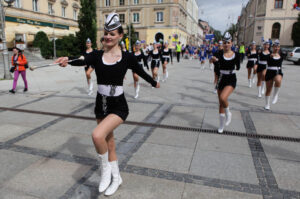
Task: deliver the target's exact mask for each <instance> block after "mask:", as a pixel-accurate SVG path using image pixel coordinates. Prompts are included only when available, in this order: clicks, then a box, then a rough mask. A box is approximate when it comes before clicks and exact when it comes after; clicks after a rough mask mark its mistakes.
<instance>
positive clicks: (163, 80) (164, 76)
mask: <svg viewBox="0 0 300 199" xmlns="http://www.w3.org/2000/svg"><path fill="white" fill-rule="evenodd" d="M166 79H167V78H166V74H163V79H162V82H165V81H166Z"/></svg>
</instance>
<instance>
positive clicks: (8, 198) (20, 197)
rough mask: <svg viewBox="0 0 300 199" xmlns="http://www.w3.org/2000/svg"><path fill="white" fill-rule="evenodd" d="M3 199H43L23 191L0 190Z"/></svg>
mask: <svg viewBox="0 0 300 199" xmlns="http://www.w3.org/2000/svg"><path fill="white" fill-rule="evenodd" d="M0 193H1V195H0V197H1V199H42V198H40V197H36V196H34V195H32V194H28V193H25V192H23V191H19V190H15V189H12V188H7V187H5V188H0Z"/></svg>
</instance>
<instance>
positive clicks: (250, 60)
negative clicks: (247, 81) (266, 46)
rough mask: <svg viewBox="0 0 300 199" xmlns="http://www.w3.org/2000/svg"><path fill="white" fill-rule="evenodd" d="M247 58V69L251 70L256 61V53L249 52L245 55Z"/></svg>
mask: <svg viewBox="0 0 300 199" xmlns="http://www.w3.org/2000/svg"><path fill="white" fill-rule="evenodd" d="M247 57H248V63H247V68H253V67H254V65H255V64H256V62H257V60H258V54H257V52H256V51H255V53H253V52H251V51H250V52H249V53H248V54H247Z"/></svg>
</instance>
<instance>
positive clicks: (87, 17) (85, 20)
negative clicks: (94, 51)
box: [77, 0, 97, 52]
mask: <svg viewBox="0 0 300 199" xmlns="http://www.w3.org/2000/svg"><path fill="white" fill-rule="evenodd" d="M80 4H81V8H80V12H79V16H78V26H79V32H77V38H78V46H79V49H80V51H81V52H83V51H84V50H85V48H86V47H85V42H86V40H87V38H90V39H91V40H92V44H93V45H92V46H93V48H96V47H97V42H96V40H97V16H96V1H95V0H80Z"/></svg>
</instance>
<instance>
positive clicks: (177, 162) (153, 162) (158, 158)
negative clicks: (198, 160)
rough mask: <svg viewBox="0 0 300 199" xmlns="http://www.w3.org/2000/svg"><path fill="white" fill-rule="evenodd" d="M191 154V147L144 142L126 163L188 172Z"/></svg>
mask: <svg viewBox="0 0 300 199" xmlns="http://www.w3.org/2000/svg"><path fill="white" fill-rule="evenodd" d="M192 155H193V150H192V149H187V148H181V147H174V146H164V145H158V144H148V143H145V144H143V145H142V146H141V148H140V149H139V150H138V151H137V152H136V153H135V154H133V157H132V158H131V159H130V160H129V162H128V164H130V165H136V166H142V167H147V168H154V169H161V170H166V171H174V172H179V173H188V171H189V166H190V162H191V160H192Z"/></svg>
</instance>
